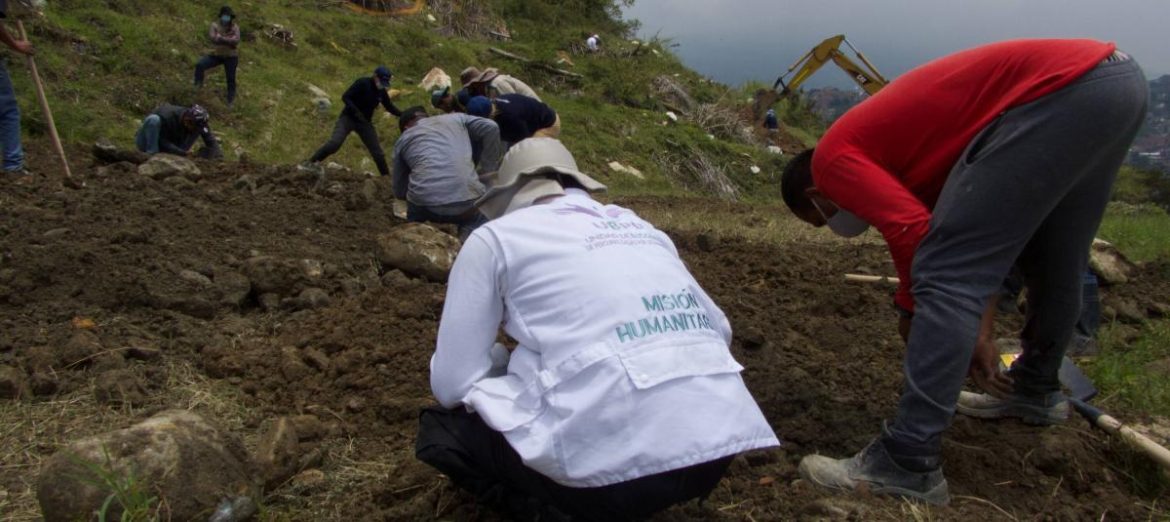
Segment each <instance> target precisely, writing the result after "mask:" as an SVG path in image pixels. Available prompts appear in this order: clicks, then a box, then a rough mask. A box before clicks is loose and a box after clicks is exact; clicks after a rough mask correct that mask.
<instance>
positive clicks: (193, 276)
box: [179, 270, 212, 288]
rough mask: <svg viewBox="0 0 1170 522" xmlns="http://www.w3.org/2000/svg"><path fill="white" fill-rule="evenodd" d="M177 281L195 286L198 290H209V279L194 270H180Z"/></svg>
mask: <svg viewBox="0 0 1170 522" xmlns="http://www.w3.org/2000/svg"><path fill="white" fill-rule="evenodd" d="M179 279H182V280H184V281H186V282H188V283H191V284H193V285H195V286H196V287H198V288H210V287H211V286H212V285H211V278H209V277H207V276H205V275H203V274H200V273H199V272H196V271H194V270H180V271H179Z"/></svg>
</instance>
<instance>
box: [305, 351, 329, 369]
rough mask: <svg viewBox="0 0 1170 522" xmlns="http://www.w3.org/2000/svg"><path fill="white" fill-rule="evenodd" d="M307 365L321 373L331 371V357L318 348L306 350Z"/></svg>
mask: <svg viewBox="0 0 1170 522" xmlns="http://www.w3.org/2000/svg"><path fill="white" fill-rule="evenodd" d="M304 359H305V364H308V365H309V366H312V367H313V368H316V369H317V370H319V371H322V372H327V371H329V356H328V355H325V354H324V353H322V352H321V350H318V349H316V348H306V349H305V353H304Z"/></svg>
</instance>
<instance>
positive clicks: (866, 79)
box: [772, 34, 889, 96]
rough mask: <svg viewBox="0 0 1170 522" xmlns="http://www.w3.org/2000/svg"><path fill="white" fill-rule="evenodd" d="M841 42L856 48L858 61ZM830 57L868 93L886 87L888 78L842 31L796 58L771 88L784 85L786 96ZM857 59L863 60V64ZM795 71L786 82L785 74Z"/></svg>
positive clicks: (854, 49) (783, 92) (783, 91)
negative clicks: (846, 50)
mask: <svg viewBox="0 0 1170 522" xmlns="http://www.w3.org/2000/svg"><path fill="white" fill-rule="evenodd" d="M842 43H844V44H845V45H847V46H848V47H849V49H850V50H852V51H853V54H854V55H856V56H857V60H858V61H857V62H855V61H853V60H852V59H850V58H849V56H848V55H846V54H845V53H842V52H841V50H840V47H841V44H842ZM830 61H832V62H833V63H835V64H837V67H840V68H841V69H842V70H844V71H845V72H846V73H847V74H849V77H850V78H852V79H853V81H854V82H857V85H859V86H861V88H862V89H865V92H867V93H869V94H875V93H877V92H878V91H879V90H881V88H882V87H885V86H886V84H887V83H889V81H888V80H886V78H885V77H884V76H882V74H881V73H879V72H878V70H877V67H874V65H873V64H872V63H870V61H869V59H867V58H866V57H865V55H863V54H861V51H858V50H857V48H856V47H853V44H851V43H849V40H846V39H845V35H843V34H839V35H836V36H833V37H830V38H826V39H825V40H824V41H823V42H821V43H819V44H817V46H816V47H813V48H812V50H810V51H809V52H807V53H805V55H804V56H802V57H801V58H800V59H799V60H797V61H796V63H794V64H792V67H789V68H788V70H787V71H785V72H784V74H783V75H781V76H780V77H779V78H776V83H774V84H772V89H773V90H775V89H776V88H778V87H781V88H782V89H780V95H781V96H786V95H788V94H789V93H791V92H792V91H795V90H796V89H799V88H800V86H801V84H803V83H804V81H805V80H807V79H808V78H809V77H810V76H812V75H813V73H815V72H817V70H819V69H820V68H821V67H822V66H824V65H825V64H826V63H828V62H830ZM858 62H860V64H859V63H858ZM793 71H796V74H794V75H793V76H792V79H791V80H789V82H788V83H787V84H785V83H784V78H785V77H787V76H788V75H789V74H792V72H793Z"/></svg>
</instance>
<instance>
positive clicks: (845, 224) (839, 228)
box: [809, 199, 869, 237]
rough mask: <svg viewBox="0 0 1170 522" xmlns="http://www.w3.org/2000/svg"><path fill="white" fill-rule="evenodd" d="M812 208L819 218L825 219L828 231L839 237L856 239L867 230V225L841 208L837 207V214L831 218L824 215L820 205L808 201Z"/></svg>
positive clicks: (813, 201) (814, 201)
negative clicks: (815, 210)
mask: <svg viewBox="0 0 1170 522" xmlns="http://www.w3.org/2000/svg"><path fill="white" fill-rule="evenodd" d="M809 201H811V202H812V204H813V208H815V209H817V212H818V213H819V214H820V215H821V217H823V218H825V223H826V224H828V225H829V230H832V231H833V233H834V234H837V235H838V236H841V237H857V236H860V235H861V234H863V233H865V231H866V230H869V223H866V222H865V221H862V219H861V218H859V217H857V216H855V215H853V214H852V213H850V212H848V211H846V210H845V209H843V208H841V207H837V213H836V214H833V217H828V216H826V215H825V211H823V210H821V207H820V205H817V202H816V200H813V199H810V200H809Z"/></svg>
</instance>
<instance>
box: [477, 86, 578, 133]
mask: <svg viewBox="0 0 1170 522" xmlns="http://www.w3.org/2000/svg"><path fill="white" fill-rule="evenodd" d="M467 114H470V115H472V116H480V117H482V118H491V119H492V120H493V121H495V122H496V125H499V126H500V139H501V140H504V141H505V142H507V143H509V144H513V145H514V144H516V143H518V142H519V141H520V140H523V139H525V138H531V137H534V136H535V137H538V138H557V137H560V135H561V117H560V116H558V115H557V113H556V111H554V110H552V107H549V106H548V105H545V104H544V103H543V102H541V101H539V100H535V99H533V98H529V97H527V96H524V95H521V94H504V95H501V96H497V97H496V98H495V99H492V100H489V99H488V98H486V97H484V96H476V97H474V98H472V99H471V101H470V102H468V104H467Z"/></svg>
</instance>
